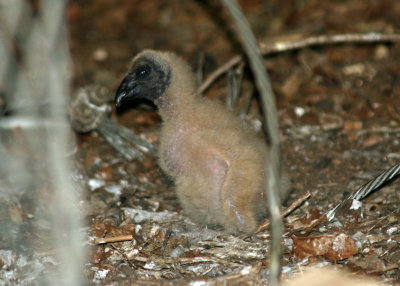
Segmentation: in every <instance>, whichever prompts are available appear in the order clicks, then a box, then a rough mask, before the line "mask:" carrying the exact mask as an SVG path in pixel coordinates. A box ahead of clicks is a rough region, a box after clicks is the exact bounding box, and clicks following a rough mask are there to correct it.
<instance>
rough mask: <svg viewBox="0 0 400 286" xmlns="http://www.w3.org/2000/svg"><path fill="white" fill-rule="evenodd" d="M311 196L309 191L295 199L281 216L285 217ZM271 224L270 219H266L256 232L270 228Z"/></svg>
mask: <svg viewBox="0 0 400 286" xmlns="http://www.w3.org/2000/svg"><path fill="white" fill-rule="evenodd" d="M310 196H311V194H310V192H309V191H307V192H306V193H305V194H304V195H302V196H301V197H300V198H298V199H297V200H296V201H294V202H293V203H292V204H291V205H290V206H289V207H287V208H286V209H285V210H284V211H283V212H282V213H281V217H282V218H284V217H286V216H288V215H289V214H290V213H292V212H293V211H294V210H295V209H297V208H298V207H299V206H300V205H301V204H302V203H303V202H305V201H306V200H307V199H308V198H309V197H310ZM269 224H270V221H269V219H267V220H265V221H264V222H263V223H262V224H261V225H260V226H259V227H258V229H257V231H256V233H258V232H260V231H263V230H265V229H267V228H268V226H269Z"/></svg>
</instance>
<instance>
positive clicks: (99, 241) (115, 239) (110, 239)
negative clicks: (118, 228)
mask: <svg viewBox="0 0 400 286" xmlns="http://www.w3.org/2000/svg"><path fill="white" fill-rule="evenodd" d="M132 239H133V235H131V234H127V235H119V236H113V237H103V238H96V239H95V240H94V243H95V244H104V243H113V242H123V241H129V240H132Z"/></svg>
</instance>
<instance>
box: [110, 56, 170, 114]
mask: <svg viewBox="0 0 400 286" xmlns="http://www.w3.org/2000/svg"><path fill="white" fill-rule="evenodd" d="M166 55H168V54H166V53H162V52H157V51H152V50H146V51H143V52H141V53H140V54H138V55H137V56H136V57H135V58H134V59H133V62H132V67H131V69H130V70H129V72H128V74H127V75H126V76H125V78H124V79H123V80H122V82H121V84H120V86H119V87H118V90H117V93H116V96H115V104H116V105H117V107H120V106H122V105H123V104H126V103H129V102H131V101H133V100H135V99H147V100H150V101H152V102H155V103H156V102H157V100H158V99H159V98H160V97H162V96H163V95H164V94H165V92H166V91H167V89H168V87H169V86H170V84H171V68H170V66H169V64H168V62H167V60H166Z"/></svg>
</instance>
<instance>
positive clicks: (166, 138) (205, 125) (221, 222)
mask: <svg viewBox="0 0 400 286" xmlns="http://www.w3.org/2000/svg"><path fill="white" fill-rule="evenodd" d="M137 99H145V100H150V101H152V102H153V103H154V105H155V106H156V107H157V109H158V113H159V115H160V117H161V119H162V123H161V129H160V135H159V148H158V165H159V166H160V167H161V169H162V170H163V172H164V173H165V174H166V175H167V176H168V177H169V178H170V179H172V181H173V182H174V185H175V191H176V194H177V197H178V200H179V203H180V205H181V207H182V210H183V213H184V215H186V216H188V217H189V218H191V219H192V220H193V221H195V222H197V223H198V224H199V225H201V226H204V227H205V226H210V227H216V228H217V229H218V228H222V229H224V230H225V231H227V232H236V233H249V234H250V233H254V232H255V230H256V229H257V226H258V225H259V223H260V222H261V220H262V219H263V218H265V217H266V216H267V214H268V209H267V203H266V195H265V191H264V190H265V186H266V175H265V173H266V171H265V166H266V163H267V162H268V158H267V154H268V152H267V151H268V146H267V144H266V143H265V142H264V140H262V139H261V138H259V137H258V136H257V134H256V132H255V131H254V130H252V129H251V128H250V127H249V125H247V124H246V123H245V122H244V121H243V120H242V119H240V118H239V117H237V116H236V115H235V114H234V113H233V112H231V111H229V110H227V109H226V108H225V107H224V106H223V104H222V103H220V102H219V101H217V100H212V99H209V98H207V97H204V96H201V95H199V94H197V93H196V77H195V75H194V73H193V72H192V71H191V68H190V66H189V65H188V64H187V63H186V62H185V60H183V59H182V58H181V57H179V56H178V55H176V54H175V53H173V52H166V51H156V50H144V51H142V52H140V53H139V54H137V55H136V56H135V57H134V58H133V60H132V64H131V68H130V69H129V70H128V73H127V74H126V76H125V77H124V79H123V80H122V82H121V84H120V85H119V87H118V89H117V92H116V96H115V103H116V106H117V108H119V107H121V106H123V105H124V106H126V105H128V103H131V102H132V101H135V100H137ZM280 181H281V189H282V191H281V198H285V197H286V194H287V193H288V189H289V186H290V183H289V182H288V176H287V175H286V173H284V175H282V176H281V180H280Z"/></svg>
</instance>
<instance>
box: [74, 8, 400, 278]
mask: <svg viewBox="0 0 400 286" xmlns="http://www.w3.org/2000/svg"><path fill="white" fill-rule="evenodd" d="M211 2H213V3H211ZM239 2H240V4H241V6H242V8H243V10H244V12H245V14H246V17H247V18H248V21H249V23H250V25H251V27H252V29H253V31H254V33H255V35H256V37H257V40H258V41H259V43H260V44H263V43H264V44H267V43H271V42H277V41H283V40H296V39H301V38H305V37H308V36H317V35H332V34H340V33H368V32H380V33H394V32H399V30H400V29H399V28H400V17H399V15H400V2H399V1H396V0H383V1H382V0H365V1H358V0H348V1H333V0H332V1H317V0H308V1H306V0H303V1H301V0H291V1H278V0H272V1H262V0H251V1H244V0H243V1H239ZM210 3H211V4H210ZM67 18H68V21H69V29H70V51H71V56H72V62H73V66H72V68H73V73H72V82H73V90H74V92H76V90H78V89H79V88H81V87H85V86H88V85H91V86H92V85H96V86H100V87H104V88H106V89H107V90H108V92H109V98H110V100H111V101H112V99H113V97H114V94H115V90H116V88H117V87H118V85H119V83H120V81H121V79H122V78H123V76H124V74H125V72H126V71H127V68H128V67H129V63H130V60H131V58H132V57H133V56H134V55H135V54H137V53H138V52H140V51H141V50H143V49H147V48H151V49H160V50H170V51H174V52H176V53H178V54H179V55H181V56H182V57H183V58H185V59H186V60H187V61H188V62H189V63H190V64H191V66H192V67H193V70H194V71H196V73H197V74H198V75H199V83H201V82H202V80H203V79H204V78H206V77H207V76H208V75H209V74H211V73H212V72H213V71H214V70H216V69H217V68H218V67H219V66H221V65H222V64H224V63H226V62H227V61H229V60H230V59H231V58H232V57H234V56H235V55H237V54H241V53H242V50H241V47H240V44H239V40H238V39H237V37H236V35H235V32H234V30H233V25H232V23H231V20H230V19H229V17H228V14H227V13H226V12H225V11H224V9H223V7H222V6H221V5H220V4H218V2H217V1H183V0H171V1H158V0H148V1H139V0H118V1H117V0H104V1H83V0H71V1H70V3H69V5H68V8H67ZM264 59H265V64H266V67H267V69H268V73H269V76H270V79H271V83H272V86H273V89H274V92H275V96H276V101H277V107H278V116H279V122H280V130H281V142H282V154H283V164H284V165H285V166H286V167H287V169H288V171H289V174H290V176H291V179H292V181H293V190H292V193H291V195H290V198H289V200H288V201H287V202H286V203H285V205H286V206H287V205H290V204H291V203H292V202H294V201H295V200H296V199H298V198H299V197H301V196H302V195H304V194H305V193H306V192H307V191H309V192H310V193H311V196H310V198H308V199H307V200H306V201H305V202H304V203H303V204H302V205H300V206H299V207H298V208H297V209H296V210H295V211H294V212H292V213H290V214H289V215H288V217H287V218H286V219H285V220H284V228H285V230H284V238H283V244H284V256H283V276H282V278H283V280H284V281H286V280H288V279H290V278H292V277H293V276H294V275H295V274H298V273H300V272H302V270H303V269H306V268H308V267H310V266H317V267H322V266H334V267H336V268H339V269H345V270H347V271H350V272H352V273H355V274H360V275H363V276H368V277H370V278H372V279H373V280H377V281H383V282H386V283H388V284H399V283H400V211H399V207H398V206H399V204H400V192H399V188H400V180H399V178H397V179H394V180H393V181H392V182H391V183H389V184H386V185H385V186H384V187H382V188H380V189H379V190H378V191H376V192H374V193H373V194H372V195H370V196H369V197H367V198H366V199H365V200H363V201H362V206H361V208H360V209H358V210H352V211H349V212H341V213H339V214H338V215H337V220H334V221H333V222H326V221H325V220H324V215H323V214H324V213H325V212H326V211H328V210H329V209H331V208H332V207H334V206H335V205H336V204H337V203H339V202H340V201H341V200H342V199H344V198H345V197H346V196H347V195H349V194H350V193H351V192H352V191H354V190H356V189H357V188H358V187H360V186H362V185H363V184H365V183H366V182H368V181H369V180H370V179H373V178H374V177H375V176H377V175H379V174H380V173H381V172H382V171H384V170H385V169H388V168H389V167H391V166H393V165H395V164H396V163H398V162H399V161H400V77H399V75H400V65H399V60H400V43H384V42H382V43H365V44H353V43H345V44H340V45H323V46H319V47H307V48H301V49H299V50H295V51H288V52H281V53H274V54H270V55H267V56H265V57H264ZM200 71H201V72H200ZM243 71H244V74H245V75H244V80H243V83H242V88H241V91H240V99H239V102H238V104H237V106H236V107H235V108H236V110H237V112H238V113H241V114H243V113H242V111H243V109H244V107H245V104H246V99H248V98H249V97H250V96H251V95H253V97H252V101H251V104H250V108H249V110H248V112H247V114H245V116H244V117H245V120H246V121H248V122H249V123H250V125H251V126H253V127H254V128H255V129H256V130H258V131H259V133H260V135H262V134H261V133H262V132H261V125H262V121H263V119H262V118H263V116H262V115H261V113H260V106H259V101H258V95H257V93H254V90H255V88H254V86H253V81H252V77H251V73H250V70H249V69H248V68H247V66H245V67H244V69H243ZM226 94H227V76H226V74H224V75H223V76H222V77H220V78H219V79H218V80H216V81H215V82H214V83H213V84H212V85H211V86H210V87H209V88H208V89H207V91H206V92H205V95H204V96H207V97H212V98H214V99H215V100H222V101H224V100H226ZM111 118H112V120H115V121H117V122H119V123H120V124H121V125H123V126H125V127H127V128H129V129H130V130H132V131H133V132H134V133H135V134H138V135H140V136H141V137H142V138H144V139H146V140H147V141H149V142H151V143H153V144H154V145H156V144H157V138H158V130H159V127H160V118H159V116H158V115H157V113H156V111H155V110H154V109H152V108H149V107H146V106H139V107H136V108H134V109H129V110H125V111H123V112H119V113H117V112H116V110H115V108H114V107H113V112H112V115H111ZM75 136H76V138H77V142H78V143H77V148H76V152H75V154H74V158H75V159H76V163H75V168H76V172H77V174H78V175H77V176H76V177H79V180H78V181H79V182H80V183H82V184H83V185H84V194H83V196H82V197H83V200H82V205H81V207H82V210H83V212H85V213H86V222H87V224H88V229H87V231H88V235H89V240H90V244H89V246H88V247H89V248H90V253H91V254H90V259H89V262H88V264H87V265H86V266H87V268H86V274H87V277H88V279H89V281H91V284H100V285H103V284H104V285H111V284H112V283H113V284H112V285H132V284H133V285H135V284H138V285H146V284H149V285H164V284H165V285H166V284H168V283H171V285H172V283H173V284H179V285H187V284H188V283H190V281H192V282H193V281H205V282H206V283H208V284H207V285H219V284H224V285H225V283H226V284H228V285H243V284H245V283H248V284H249V285H253V284H254V285H262V284H264V283H266V277H267V274H268V272H267V271H268V266H269V254H270V244H269V240H270V235H269V231H268V230H263V231H261V232H259V233H257V234H255V235H252V236H244V235H243V234H227V233H223V232H219V231H217V230H212V229H207V230H202V229H200V228H199V227H198V226H196V225H195V224H194V223H192V222H191V221H190V220H189V219H187V218H186V217H185V216H184V214H183V213H182V212H181V208H180V206H179V203H178V201H177V197H176V195H175V193H174V189H173V185H172V183H171V182H170V181H168V179H167V178H166V177H165V175H164V174H163V173H162V171H161V170H160V169H159V167H158V166H157V163H156V158H155V156H154V154H145V157H144V159H143V160H126V159H125V158H124V157H123V156H121V155H120V154H119V153H118V152H116V151H115V150H114V149H113V148H112V147H111V146H110V145H109V144H108V143H107V141H105V139H104V138H103V136H101V133H99V132H97V131H93V132H89V133H85V134H75ZM115 236H118V237H120V236H127V237H128V241H125V242H117V243H104V244H96V243H95V239H96V238H104V237H115ZM338 240H339V241H341V243H340V247H339V248H340V249H339V250H337V249H335V245H336V244H335V243H337V241H338ZM113 281H114V282H113Z"/></svg>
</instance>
